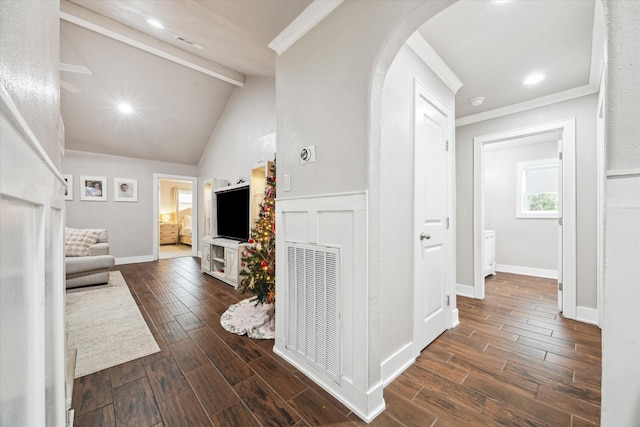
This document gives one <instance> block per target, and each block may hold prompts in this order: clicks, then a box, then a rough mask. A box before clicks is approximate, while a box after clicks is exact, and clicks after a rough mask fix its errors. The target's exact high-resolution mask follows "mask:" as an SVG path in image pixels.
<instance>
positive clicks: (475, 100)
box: [469, 96, 484, 107]
mask: <svg viewBox="0 0 640 427" xmlns="http://www.w3.org/2000/svg"><path fill="white" fill-rule="evenodd" d="M483 102H484V96H476V97H475V98H471V99H470V100H469V103H470V104H471V105H473V106H474V107H479V106H481V105H482V103H483Z"/></svg>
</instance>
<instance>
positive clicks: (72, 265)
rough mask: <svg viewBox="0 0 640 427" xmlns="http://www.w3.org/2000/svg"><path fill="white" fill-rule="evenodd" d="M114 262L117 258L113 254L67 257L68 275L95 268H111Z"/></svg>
mask: <svg viewBox="0 0 640 427" xmlns="http://www.w3.org/2000/svg"><path fill="white" fill-rule="evenodd" d="M114 264H115V259H114V258H113V257H112V256H111V255H98V256H87V257H67V258H65V266H66V269H67V276H70V275H73V274H76V273H84V272H89V271H93V270H103V269H110V268H111V267H113V266H114Z"/></svg>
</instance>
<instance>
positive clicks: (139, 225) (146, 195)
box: [62, 150, 197, 262]
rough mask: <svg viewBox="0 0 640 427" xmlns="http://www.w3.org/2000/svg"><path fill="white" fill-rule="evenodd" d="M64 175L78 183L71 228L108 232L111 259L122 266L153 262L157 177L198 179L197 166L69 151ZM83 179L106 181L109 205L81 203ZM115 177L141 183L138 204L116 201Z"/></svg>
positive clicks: (69, 221) (71, 207) (70, 215)
mask: <svg viewBox="0 0 640 427" xmlns="http://www.w3.org/2000/svg"><path fill="white" fill-rule="evenodd" d="M62 173H66V174H72V175H73V180H74V194H73V200H72V201H71V200H68V201H66V202H65V203H66V210H67V215H66V218H67V227H72V228H106V229H107V232H108V234H109V248H110V251H111V255H113V256H114V257H116V261H117V262H119V261H118V258H125V259H126V258H133V259H135V258H137V257H145V259H146V260H151V259H152V258H153V174H154V173H161V174H169V175H182V176H197V166H192V165H180V164H174V163H165V162H157V161H151V160H143V159H133V158H129V157H119V156H111V155H106V154H95V153H87V152H84V151H74V150H67V151H66V154H65V158H64V159H63V162H62ZM80 175H93V176H104V177H106V178H107V201H105V202H100V201H95V202H94V201H81V200H80V193H79V191H80V190H79V185H80ZM114 177H117V178H132V179H137V180H138V201H137V202H116V201H114V198H113V190H114V188H113V178H114ZM138 259H139V258H138Z"/></svg>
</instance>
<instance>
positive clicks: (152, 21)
mask: <svg viewBox="0 0 640 427" xmlns="http://www.w3.org/2000/svg"><path fill="white" fill-rule="evenodd" d="M147 22H148V23H149V24H151V25H153V26H154V27H156V28H162V29H163V30H164V25H162V23H161V22H160V21H158V20H155V19H147Z"/></svg>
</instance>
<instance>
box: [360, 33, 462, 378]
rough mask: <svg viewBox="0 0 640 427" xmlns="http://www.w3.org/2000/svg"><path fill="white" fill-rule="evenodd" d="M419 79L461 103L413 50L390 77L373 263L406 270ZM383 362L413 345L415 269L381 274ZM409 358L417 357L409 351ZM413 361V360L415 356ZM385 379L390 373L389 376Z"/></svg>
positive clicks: (385, 96) (403, 52) (450, 103)
mask: <svg viewBox="0 0 640 427" xmlns="http://www.w3.org/2000/svg"><path fill="white" fill-rule="evenodd" d="M415 79H418V80H419V81H420V82H422V83H423V84H424V85H425V86H426V87H428V88H429V90H431V91H432V92H433V93H434V94H435V95H436V96H437V97H438V98H440V99H441V100H442V101H443V102H444V103H445V105H447V106H448V107H449V108H450V109H451V112H452V114H453V111H454V108H455V107H454V103H455V97H454V95H453V92H452V91H451V89H449V88H448V87H447V86H446V85H445V84H444V83H443V82H442V81H441V80H440V79H439V78H438V77H437V76H436V75H435V74H434V73H433V72H432V71H431V70H430V69H429V68H428V67H427V66H426V65H425V64H424V62H423V61H422V60H421V59H419V58H418V56H417V55H416V54H415V53H414V52H413V50H411V49H410V48H409V47H408V46H407V45H404V46H403V47H402V49H400V52H399V53H398V56H397V57H396V59H395V60H394V61H393V64H392V65H391V67H390V68H389V72H388V73H387V79H386V81H385V86H384V92H383V98H382V122H381V124H380V125H381V128H382V134H381V153H380V157H381V159H382V162H381V165H380V181H381V185H382V193H383V194H384V196H385V203H384V204H383V205H382V206H381V207H380V212H379V215H380V221H381V224H382V230H383V232H382V233H381V236H380V239H381V240H380V247H379V248H378V249H379V251H380V258H379V259H376V260H374V259H372V262H380V263H384V264H385V265H388V266H401V265H404V264H406V263H407V261H410V262H411V260H413V256H414V249H415V248H414V245H415V242H416V239H415V238H414V234H413V181H414V173H413V172H414V156H413V153H414V139H413V134H414V129H413V124H414V103H415V101H414V87H415V84H416V83H415ZM380 281H381V283H382V284H383V285H382V287H381V298H382V300H383V301H385V304H384V305H383V306H382V309H381V318H382V323H381V326H382V361H383V364H384V363H385V361H386V360H388V359H389V358H390V357H391V356H393V355H394V354H396V353H397V352H398V351H400V350H401V349H402V348H403V347H405V346H407V345H408V344H411V343H412V340H413V269H412V268H385V269H382V270H381V271H380ZM409 353H411V352H410V351H409ZM412 356H413V355H412ZM383 375H384V373H383Z"/></svg>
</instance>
